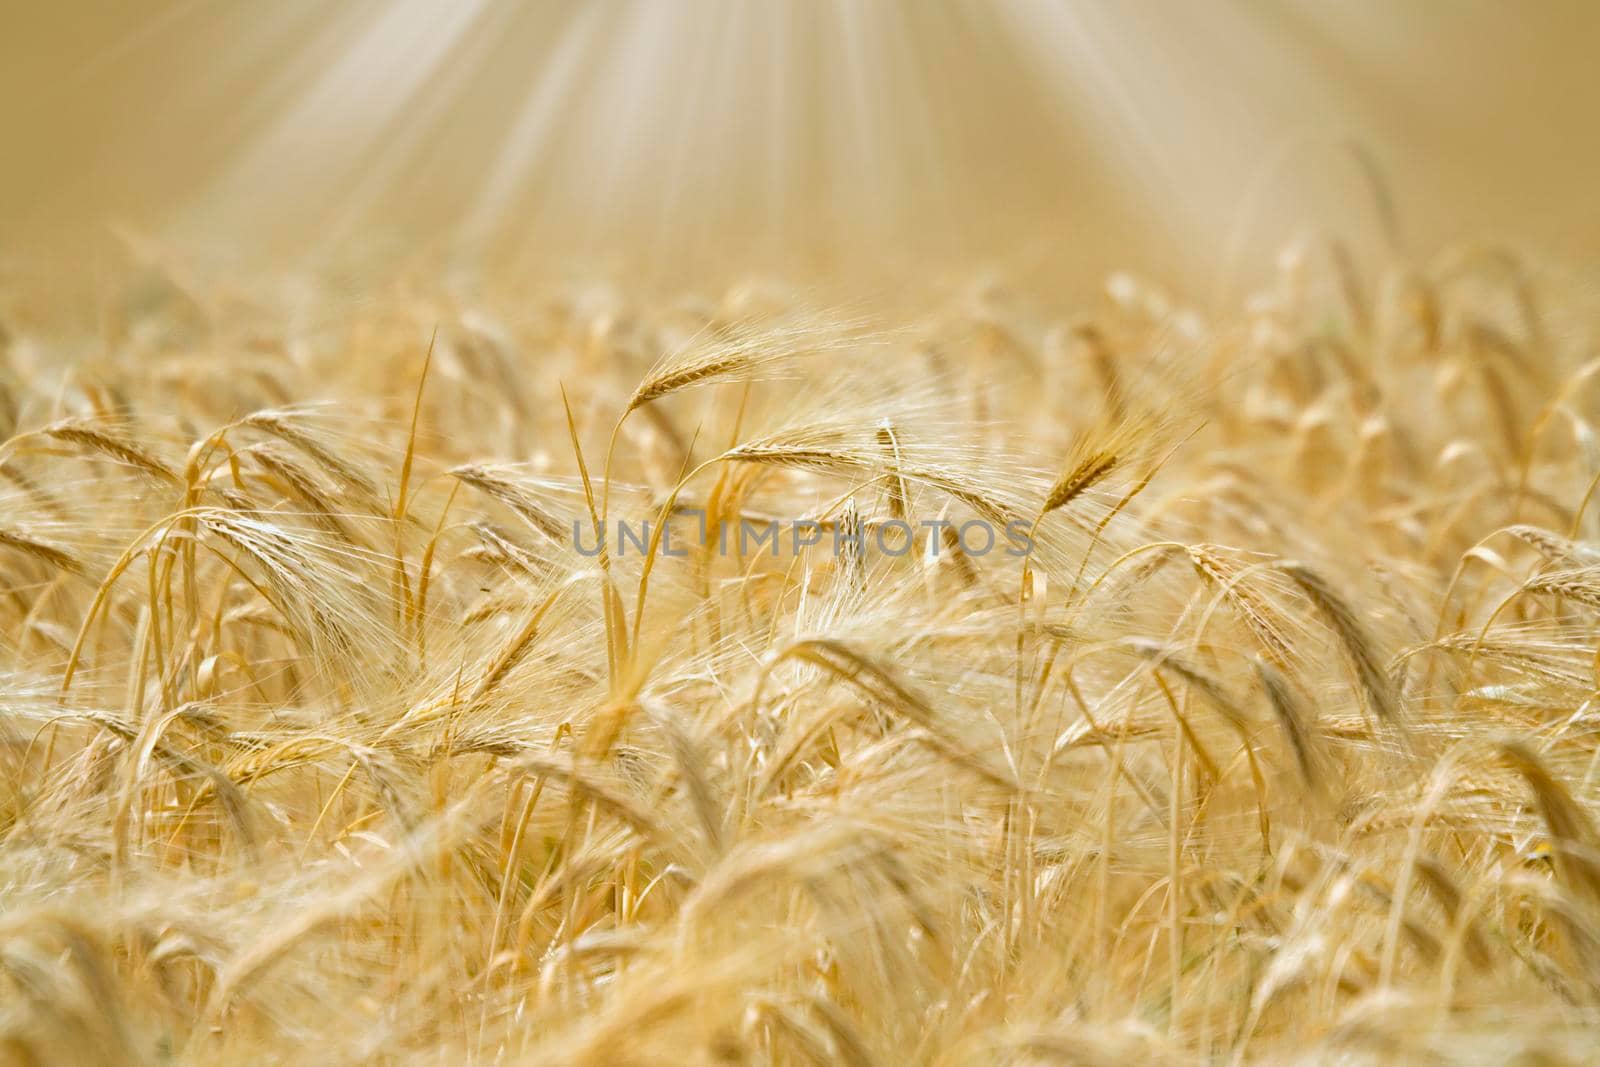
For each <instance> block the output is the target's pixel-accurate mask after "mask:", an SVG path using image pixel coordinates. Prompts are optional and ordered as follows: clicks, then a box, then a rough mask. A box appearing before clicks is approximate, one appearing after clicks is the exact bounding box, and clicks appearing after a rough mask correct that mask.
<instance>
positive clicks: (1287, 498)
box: [0, 242, 1600, 1067]
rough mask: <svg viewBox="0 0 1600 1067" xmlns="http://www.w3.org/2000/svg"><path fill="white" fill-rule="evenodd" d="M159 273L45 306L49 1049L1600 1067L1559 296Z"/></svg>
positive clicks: (14, 538) (26, 708)
mask: <svg viewBox="0 0 1600 1067" xmlns="http://www.w3.org/2000/svg"><path fill="white" fill-rule="evenodd" d="M335 288H336V287H335ZM330 291H331V290H330ZM114 292H115V298H114V299H109V300H107V301H106V305H105V307H104V308H103V309H102V312H103V313H102V315H101V317H100V321H99V322H97V323H96V324H95V328H94V330H93V331H91V332H90V333H88V334H75V333H73V332H72V331H70V330H66V329H64V328H63V327H62V326H61V319H60V316H52V315H50V314H47V313H45V312H44V311H43V310H41V309H40V308H39V307H37V306H35V305H31V304H30V303H29V302H28V301H27V300H26V299H24V298H22V297H21V296H20V295H19V294H17V293H11V294H9V295H8V297H7V301H6V303H5V306H4V315H5V324H6V332H5V336H4V350H3V352H4V368H3V383H0V385H3V388H0V396H3V398H4V403H3V405H0V419H3V427H0V434H3V437H4V444H3V445H0V476H3V479H4V485H3V489H0V568H3V573H4V576H5V589H4V593H5V595H4V597H3V598H0V611H3V612H4V617H5V621H4V634H5V637H6V641H5V643H4V653H3V654H4V671H5V685H4V694H5V696H4V711H5V715H4V730H5V735H4V741H5V745H4V753H5V756H4V759H5V775H4V783H5V785H4V793H3V798H0V803H3V808H0V811H3V822H0V885H3V886H4V890H3V898H0V899H3V902H4V903H3V906H0V989H3V995H0V1030H3V1035H4V1036H3V1045H0V1047H3V1049H4V1056H5V1059H6V1062H14V1063H18V1064H85V1065H87V1064H119V1065H120V1064H166V1063H172V1064H180V1063H181V1064H220V1063H230V1064H233V1063H249V1064H276V1063H283V1064H305V1063H316V1064H342V1063H402V1062H418V1063H440V1064H501V1063H505V1064H518V1063H530V1064H531V1063H539V1064H557V1063H561V1064H593V1065H602V1064H604V1065H611V1064H702V1063H703V1064H718V1063H750V1064H785V1065H787V1064H807V1063H812V1064H851V1065H858V1067H864V1065H869V1064H876V1065H896V1064H940V1065H946V1064H1001V1063H1014V1064H1024V1063H1026V1064H1033V1063H1068V1064H1084V1065H1095V1064H1127V1063H1139V1064H1146V1063H1149V1064H1157V1063H1173V1064H1177V1063H1202V1062H1204V1063H1266V1064H1279V1063H1308V1064H1310V1063H1317V1064H1321V1063H1327V1064H1333V1063H1339V1064H1367V1063H1372V1064H1378V1063H1395V1064H1412V1063H1482V1064H1503V1063H1524V1064H1565V1063H1574V1064H1575V1063H1580V1062H1593V1056H1594V1044H1595V1042H1594V1035H1595V1032H1596V1031H1595V1026H1596V1023H1597V1006H1600V851H1597V850H1600V837H1597V831H1596V827H1595V822H1594V818H1593V816H1594V812H1595V805H1596V798H1597V796H1600V780H1597V767H1600V741H1597V737H1600V735H1597V724H1600V709H1597V707H1596V694H1597V692H1600V652H1597V636H1596V633H1597V631H1596V620H1597V616H1600V501H1596V500H1595V496H1596V485H1597V478H1600V441H1597V439H1596V436H1595V434H1596V430H1595V420H1596V417H1597V415H1600V380H1597V379H1600V361H1596V360H1595V359H1594V357H1593V354H1592V353H1593V351H1594V349H1593V347H1592V346H1593V340H1594V338H1593V324H1594V322H1595V319H1594V317H1593V310H1594V309H1593V308H1592V306H1589V305H1588V304H1586V303H1585V300H1586V295H1585V293H1584V291H1583V290H1582V288H1581V287H1578V286H1573V285H1571V284H1570V283H1569V281H1568V280H1567V279H1564V278H1563V277H1562V276H1561V275H1559V274H1558V273H1557V272H1555V271H1552V270H1543V269H1541V268H1540V267H1539V265H1538V264H1534V263H1529V262H1524V261H1520V260H1518V259H1516V258H1514V257H1512V256H1511V255H1509V254H1507V253H1504V252H1501V251H1498V250H1495V249H1491V248H1486V247H1466V246H1463V247H1460V248H1457V249H1454V250H1451V251H1449V252H1447V253H1444V254H1441V255H1440V256H1438V257H1435V258H1434V259H1432V260H1430V261H1428V262H1422V263H1414V264H1405V265H1396V266H1393V267H1390V268H1388V269H1386V270H1383V271H1378V272H1373V273H1369V274H1363V273H1361V272H1359V271H1357V270H1356V269H1355V268H1354V266H1353V265H1352V262H1351V258H1350V257H1349V256H1348V255H1346V254H1345V251H1344V249H1343V248H1342V246H1340V245H1339V244H1338V243H1337V242H1331V243H1322V244H1317V243H1308V244H1304V245H1301V246H1298V247H1296V248H1294V249H1291V250H1290V253H1289V254H1287V255H1285V257H1284V258H1283V259H1282V261H1281V262H1280V271H1279V275H1278V277H1277V278H1276V280H1275V281H1274V282H1273V283H1272V285H1271V286H1270V287H1269V288H1268V289H1267V290H1265V291H1263V292H1262V293H1260V294H1258V295H1257V296H1256V297H1254V298H1253V299H1251V300H1249V301H1246V302H1241V303H1239V304H1238V305H1237V306H1235V307H1233V308H1231V309H1229V310H1227V311H1225V312H1224V313H1221V314H1217V315H1201V314H1198V313H1196V312H1195V311H1193V310H1189V309H1187V308H1185V307H1184V306H1183V305H1182V304H1181V303H1179V302H1177V301H1175V300H1173V299H1172V298H1170V297H1168V296H1166V295H1164V294H1163V293H1162V292H1160V291H1159V290H1157V289H1156V288H1155V287H1153V286H1151V285H1148V284H1146V283H1144V282H1142V281H1140V280H1139V279H1136V278H1133V277H1130V276H1117V277H1114V278H1112V279H1110V280H1109V281H1108V283H1107V284H1106V286H1105V289H1104V292H1103V294H1102V295H1101V297H1100V298H1099V299H1098V301H1097V302H1096V303H1094V304H1092V305H1091V306H1088V307H1080V308H1078V309H1077V310H1075V311H1072V310H1068V309H1064V308H1057V307H1052V306H1050V304H1049V303H1048V302H1045V301H1041V300H1039V299H1037V298H1035V297H1033V296H1029V295H1027V294H1025V293H1022V292H1019V291H1012V290H1008V289H1007V288H1005V287H1004V286H1001V285H998V284H995V283H980V282H971V283H965V284H959V285H950V286H945V287H942V288H941V287H938V286H934V285H932V284H929V285H927V286H926V287H924V288H922V289H917V290H915V291H910V292H907V293H904V294H902V296H901V298H900V299H897V300H896V301H894V302H892V303H891V302H883V303H880V304H877V305H872V306H867V305H862V304H857V305H841V304H838V303H834V304H828V303H827V302H825V301H820V300H818V299H816V298H815V294H808V293H805V292H801V291H796V290H790V289H785V288H783V287H782V286H779V285H777V284H772V283H751V284H746V285H741V286H737V287H735V288H733V289H730V290H727V291H721V292H701V293H697V292H685V293H682V294H678V295H670V296H650V297H645V296H640V295H637V294H632V295H630V292H629V291H628V290H627V289H626V288H617V287H610V288H608V287H578V286H563V285H558V284H553V283H548V284H541V285H539V286H536V287H530V288H528V289H524V290H515V291H512V292H511V293H510V294H509V295H507V296H506V297H505V298H501V299H490V298H485V299H483V300H481V301H473V302H468V301H464V300H462V299H459V298H456V297H453V296H451V295H449V292H448V291H447V290H445V289H442V288H438V287H435V288H429V287H427V286H426V285H424V284H422V283H419V282H416V281H415V280H413V281H412V282H408V283H405V284H400V283H396V285H394V286H393V287H391V288H389V289H385V290H382V291H381V292H379V293H377V294H376V295H372V296H369V297H366V298H362V299H359V300H343V301H341V300H336V299H333V298H332V297H326V296H325V295H319V294H318V291H316V290H314V289H313V290H312V291H310V292H309V294H308V293H300V294H299V295H295V296H293V297H292V298H291V297H288V296H285V295H283V294H280V293H276V292H250V291H238V290H227V289H222V288H220V287H218V286H210V287H208V286H205V285H202V284H198V283H195V282H194V281H192V280H188V279H185V278H184V277H183V276H182V274H181V272H179V271H176V270H162V269H160V268H158V267H156V266H153V265H147V266H145V267H143V268H141V269H140V270H137V271H131V270H130V271H129V272H128V273H127V275H126V276H125V277H120V278H118V279H117V285H116V288H115V290H114ZM779 520H781V521H782V522H785V523H796V522H800V521H802V520H804V521H805V522H807V523H814V524H815V526H814V528H813V529H814V531H815V532H816V535H817V540H816V542H815V543H811V544H801V545H798V546H796V545H795V544H794V543H792V541H788V540H784V542H783V543H780V544H779V545H778V547H777V550H776V551H769V550H768V549H767V548H766V547H765V546H764V545H760V544H758V545H756V546H753V547H752V546H748V545H745V544H743V543H742V542H741V540H740V539H739V538H738V537H733V538H731V539H729V538H726V537H721V538H719V536H718V535H719V534H723V535H725V534H726V533H727V532H728V531H730V530H738V529H740V528H741V524H746V525H754V526H756V527H757V528H760V527H761V526H762V524H765V523H768V522H772V521H779ZM897 523H904V524H905V525H904V526H899V525H897ZM946 523H948V524H949V525H945V524H946ZM626 524H633V526H634V527H635V528H636V529H643V528H644V527H645V525H646V524H653V529H654V531H655V532H656V533H658V534H659V533H660V531H661V530H663V529H665V530H667V531H668V534H667V543H666V544H665V545H663V544H662V540H661V538H660V537H654V538H648V537H647V539H645V543H643V544H642V545H641V544H639V543H636V542H633V541H629V540H627V539H625V538H624V537H622V536H620V534H619V535H618V536H616V537H615V538H613V539H611V540H610V542H609V543H608V545H607V547H606V550H605V551H603V552H595V551H593V549H594V546H595V544H596V541H595V538H596V531H597V529H598V530H602V531H603V530H615V529H617V528H618V527H619V525H626ZM999 524H1017V525H1007V527H1006V529H1007V530H1008V531H1010V532H1012V533H1013V534H1015V532H1016V531H1019V530H1020V531H1026V536H1025V538H1023V539H1022V541H1024V542H1025V543H1026V544H1027V545H1028V546H1029V551H1027V552H1026V553H1021V552H1015V551H1011V552H1006V551H1000V550H998V549H996V550H994V551H983V547H984V546H983V544H982V543H981V542H980V543H977V544H974V543H973V542H977V541H978V540H979V538H978V535H979V534H981V533H982V532H983V530H984V528H985V527H986V526H989V527H990V528H991V530H992V528H993V527H994V526H998V525H999ZM907 531H909V532H910V534H911V536H910V537H909V538H907V537H906V533H907ZM841 532H846V533H860V534H862V535H863V536H862V537H861V539H860V540H858V541H852V540H849V539H848V538H846V539H844V540H842V541H841V540H840V534H841ZM969 533H970V534H971V535H972V536H971V537H967V536H965V535H967V534H969ZM785 538H787V535H785ZM673 539H676V544H675V545H674V544H673V543H672V541H673ZM1017 543H1019V542H1017V541H1011V542H1007V541H1002V544H1007V545H1011V546H1013V547H1014V545H1015V544H1017ZM841 544H842V545H843V548H842V549H841V547H840V546H841Z"/></svg>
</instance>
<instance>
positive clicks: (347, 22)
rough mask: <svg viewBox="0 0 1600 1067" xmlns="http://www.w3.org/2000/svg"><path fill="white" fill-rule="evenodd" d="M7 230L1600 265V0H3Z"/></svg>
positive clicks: (314, 242) (1214, 265)
mask: <svg viewBox="0 0 1600 1067" xmlns="http://www.w3.org/2000/svg"><path fill="white" fill-rule="evenodd" d="M0 19H3V23H0V25H3V29H0V124H3V125H0V130H3V133H4V141H3V143H4V149H3V152H0V157H3V158H4V160H5V165H4V166H3V167H0V238H3V239H5V240H7V241H8V243H9V244H10V245H11V246H12V247H13V248H23V249H35V248H41V247H56V248H58V249H73V248H78V247H82V243H83V242H84V241H85V240H86V239H87V240H89V241H90V242H92V241H93V240H97V239H100V238H102V237H104V235H105V234H107V233H110V232H112V231H114V230H118V231H122V232H127V233H132V234H135V235H138V236H139V237H142V238H145V239H148V240H154V241H156V242H158V243H160V244H162V245H164V246H169V247H171V248H174V249H176V250H180V251H183V252H190V251H192V252H194V253H196V254H206V255H214V254H221V255H224V256H226V257H228V258H230V259H233V260H236V261H242V262H255V261H257V260H262V261H270V262H286V261H287V262H295V261H300V260H303V259H304V258H306V257H307V256H311V255H318V254H323V255H326V254H330V253H331V254H334V255H342V254H346V253H351V252H354V251H359V250H360V249H362V248H379V247H381V248H392V249H397V250H400V252H401V253H402V254H420V253H421V252H424V251H426V252H427V253H428V254H438V255H441V256H448V257H452V260H453V261H456V260H459V261H475V260H477V259H479V258H485V257H486V258H487V259H489V260H492V261H494V262H524V263H526V262H536V261H539V260H541V259H551V258H561V259H563V260H566V261H571V262H594V261H600V262H626V263H632V264H637V263H640V262H643V263H645V264H648V265H652V266H654V267H656V268H657V269H663V270H666V269H671V270H676V269H682V268H685V267H687V266H689V265H693V264H707V263H710V264H717V265H719V266H721V267H724V268H727V269H743V268H744V267H747V266H762V267H767V268H770V269H776V270H780V271H782V270H790V271H797V272H798V271H802V270H804V269H808V268H820V269H829V268H833V267H836V266H838V265H839V264H841V263H845V262H856V263H860V262H864V261H866V260H868V259H874V258H877V259H882V260H884V261H886V262H899V261H918V260H920V259H922V258H923V257H937V258H940V259H943V260H948V261H951V262H955V263H960V262H969V261H972V260H984V261H988V260H998V261H1001V262H1011V263H1017V264H1027V265H1030V266H1034V267H1037V266H1039V265H1049V266H1051V267H1053V268H1055V269H1058V270H1060V271H1062V272H1063V276H1070V277H1073V278H1088V277H1096V276H1099V275H1100V274H1103V273H1104V272H1105V271H1107V270H1109V269H1112V268H1115V267H1119V266H1124V265H1129V266H1133V267H1136V268H1139V269H1142V270H1145V271H1147V272H1149V273H1151V274H1154V275H1156V276H1157V277H1165V278H1167V279H1168V280H1171V281H1174V282H1178V283H1181V284H1184V285H1188V286H1191V287H1198V286H1204V285H1206V284H1209V283H1210V282H1212V281H1214V280H1215V278H1216V276H1217V275H1218V273H1219V272H1221V271H1225V270H1226V269H1228V267H1229V266H1230V264H1234V263H1238V262H1249V261H1253V260H1260V259H1262V258H1264V255H1265V254H1266V253H1268V252H1270V250H1271V249H1272V248H1274V247H1276V246H1278V245H1280V244H1281V243H1282V242H1283V241H1284V240H1285V239H1286V238H1288V237H1289V236H1291V235H1293V234H1294V233H1296V232H1300V231H1303V230H1306V229H1311V228H1320V229H1323V230H1328V231H1333V232H1337V233H1340V234H1343V235H1346V236H1348V237H1350V238H1351V239H1352V241H1353V242H1354V243H1355V244H1356V246H1357V247H1359V248H1363V249H1368V250H1373V251H1372V252H1371V253H1370V254H1378V252H1379V251H1381V250H1383V249H1384V248H1385V247H1386V245H1387V243H1388V240H1389V239H1388V237H1387V236H1385V235H1384V234H1383V232H1382V230H1383V225H1382V222H1381V219H1380V215H1381V211H1380V210H1379V208H1378V201H1379V200H1380V199H1381V197H1377V196H1375V195H1374V194H1373V188H1374V184H1373V176H1374V175H1375V176H1376V177H1377V180H1378V182H1379V183H1381V184H1382V185H1383V186H1386V187H1387V189H1388V191H1389V192H1388V194H1387V195H1389V196H1391V197H1392V200H1393V209H1394V217H1395V220H1396V222H1397V227H1398V234H1397V235H1396V239H1397V240H1398V241H1399V242H1401V243H1402V244H1403V246H1404V248H1405V250H1406V251H1407V252H1408V253H1410V254H1423V253H1426V252H1427V251H1428V250H1429V249H1431V248H1433V247H1435V246H1437V245H1438V244H1439V243H1440V242H1442V241H1445V240H1447V239H1449V238H1452V237H1457V236H1486V237H1491V238H1509V239H1511V240H1514V241H1515V242H1517V243H1518V244H1521V245H1523V246H1526V247H1529V248H1532V249H1535V250H1539V251H1543V252H1546V253H1549V254H1553V255H1556V256H1559V257H1563V258H1566V259H1569V260H1573V261H1578V262H1592V261H1593V260H1594V259H1595V258H1596V255H1597V253H1600V196H1597V194H1596V190H1597V188H1600V119H1597V117H1596V116H1597V112H1600V62H1597V61H1596V59H1595V53H1596V48H1597V45H1600V4H1595V3H1586V2H1576V0H1573V2H1553V0H1540V2H1532V3H1504V2H1489V0H1455V2H1444V0H1430V2H1412V3H1387V2H1386V3H1376V2H1374V3H1353V4H1352V3H1340V4H1333V3H1313V2H1309V0H1189V2H1178V0H1170V2H1164V3H1155V2H1147V0H1137V2H1130V0H1122V2H1110V0H1107V2H1103V3H1047V2H1021V0H1001V2H994V3H951V2H934V0H927V2H905V3H900V4H891V3H872V2H820V0H684V2H682V3H669V2H664V0H663V2H655V0H632V2H605V0H602V2H598V3H595V2H590V3H568V2H557V3H546V2H541V3H532V2H528V3H514V2H510V0H452V2H450V3H444V2H437V0H339V2H333V3H327V2H321V0H319V2H309V0H274V2H272V3H254V2H245V0H221V2H217V0H142V2H135V3H125V2H124V3H118V2H111V0H107V2H103V3H82V2H71V0H69V2H64V3H55V2H52V3H43V2H39V3H25V2H19V0H13V2H11V3H9V4H6V5H5V14H4V15H3V16H0Z"/></svg>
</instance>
